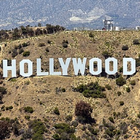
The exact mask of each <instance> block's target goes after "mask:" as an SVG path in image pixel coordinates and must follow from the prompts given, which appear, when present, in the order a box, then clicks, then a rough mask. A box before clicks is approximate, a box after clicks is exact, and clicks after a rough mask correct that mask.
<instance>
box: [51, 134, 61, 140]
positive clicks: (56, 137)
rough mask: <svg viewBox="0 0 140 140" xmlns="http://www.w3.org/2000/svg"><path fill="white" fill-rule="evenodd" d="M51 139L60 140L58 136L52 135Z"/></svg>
mask: <svg viewBox="0 0 140 140" xmlns="http://www.w3.org/2000/svg"><path fill="white" fill-rule="evenodd" d="M53 138H54V139H55V140H61V138H60V137H59V135H58V134H54V135H53Z"/></svg>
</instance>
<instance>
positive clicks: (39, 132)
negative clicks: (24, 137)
mask: <svg viewBox="0 0 140 140" xmlns="http://www.w3.org/2000/svg"><path fill="white" fill-rule="evenodd" d="M29 128H32V129H33V135H32V140H44V137H43V134H44V132H47V129H46V128H45V125H44V123H43V122H42V121H41V120H33V121H30V122H29Z"/></svg>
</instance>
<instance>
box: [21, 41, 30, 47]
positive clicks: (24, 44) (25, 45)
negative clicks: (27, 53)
mask: <svg viewBox="0 0 140 140" xmlns="http://www.w3.org/2000/svg"><path fill="white" fill-rule="evenodd" d="M29 45H30V42H24V43H23V44H22V46H23V47H27V46H29Z"/></svg>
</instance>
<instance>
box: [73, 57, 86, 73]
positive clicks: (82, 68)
mask: <svg viewBox="0 0 140 140" xmlns="http://www.w3.org/2000/svg"><path fill="white" fill-rule="evenodd" d="M83 59H84V60H83V62H82V61H81V59H80V58H78V63H77V60H76V58H72V60H73V67H74V73H75V75H78V72H79V70H80V72H81V74H82V75H84V73H85V66H86V61H87V58H83Z"/></svg>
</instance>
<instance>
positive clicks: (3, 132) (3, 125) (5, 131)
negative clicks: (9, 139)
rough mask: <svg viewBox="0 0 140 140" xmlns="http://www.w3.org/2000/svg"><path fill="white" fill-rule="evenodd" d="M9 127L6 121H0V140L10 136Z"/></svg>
mask: <svg viewBox="0 0 140 140" xmlns="http://www.w3.org/2000/svg"><path fill="white" fill-rule="evenodd" d="M9 127H10V124H9V123H8V122H7V121H5V120H1V121H0V140H3V139H5V137H6V136H8V135H9V134H10V130H9Z"/></svg>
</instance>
